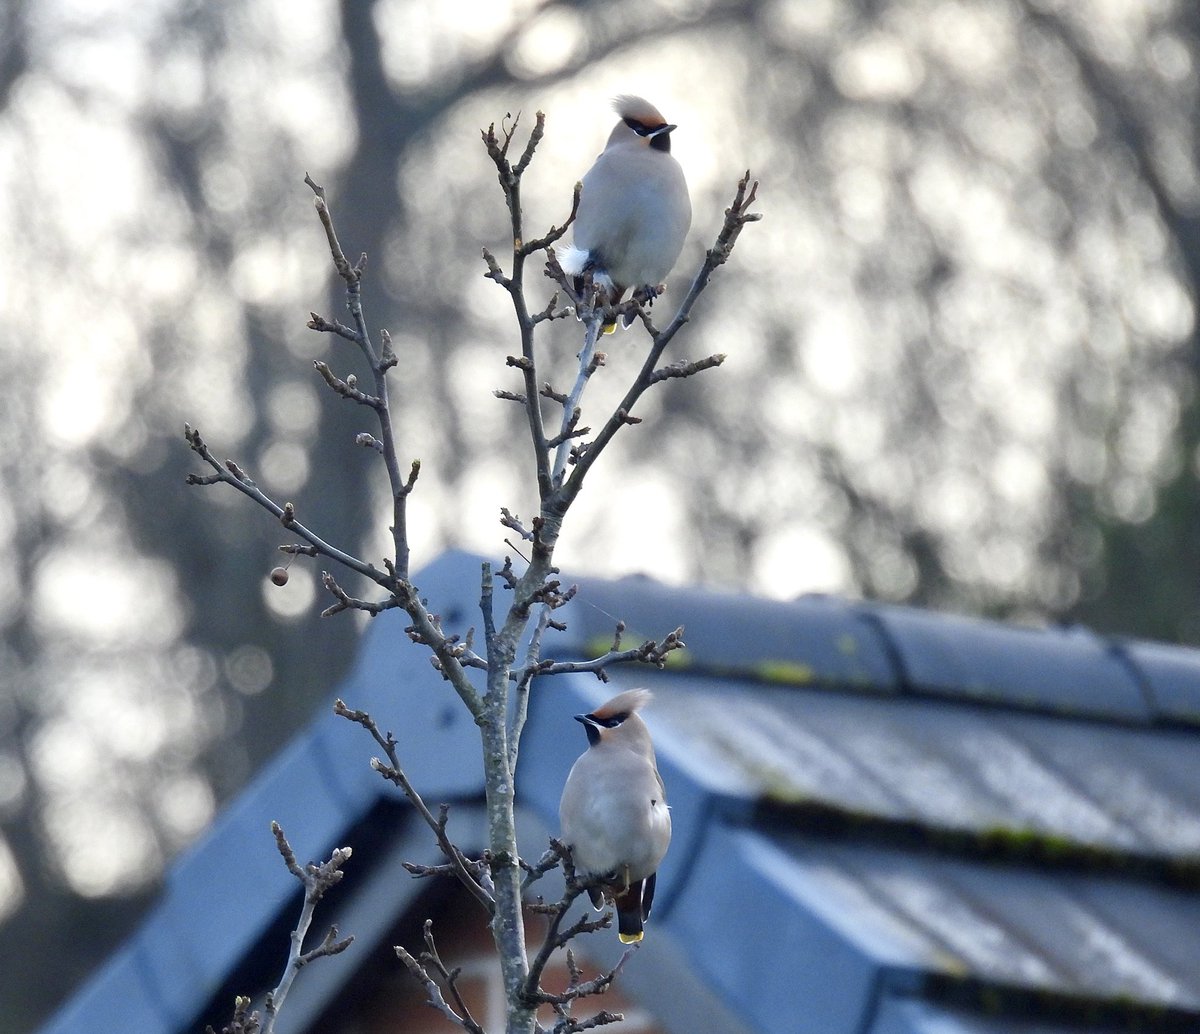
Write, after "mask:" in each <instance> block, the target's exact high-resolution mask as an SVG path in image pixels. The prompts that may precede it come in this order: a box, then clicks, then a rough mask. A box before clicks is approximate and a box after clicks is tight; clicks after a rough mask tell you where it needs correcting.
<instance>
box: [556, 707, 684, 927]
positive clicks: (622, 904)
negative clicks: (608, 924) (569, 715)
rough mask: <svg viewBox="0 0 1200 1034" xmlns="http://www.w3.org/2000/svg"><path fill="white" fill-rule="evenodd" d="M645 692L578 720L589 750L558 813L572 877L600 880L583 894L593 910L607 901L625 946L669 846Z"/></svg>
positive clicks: (644, 911) (643, 914)
mask: <svg viewBox="0 0 1200 1034" xmlns="http://www.w3.org/2000/svg"><path fill="white" fill-rule="evenodd" d="M649 699H650V693H649V692H648V691H647V690H644V689H631V690H629V691H627V692H625V693H622V694H620V695H619V696H615V697H613V698H612V699H611V700H610V701H609V702H608V703H606V704H603V705H602V706H600V707H598V708H596V710H594V711H593V712H592V713H591V714H577V715H576V716H575V720H576V721H577V722H582V723H583V727H584V729H585V730H586V731H587V737H588V749H587V750H586V751H585V752H584V753H583V754H582V755H581V756H580V757H579V760H577V761H576V762H575V765H574V767H573V768H572V769H571V774H570V775H569V776H567V784H566V786H565V787H563V795H562V801H561V803H560V804H559V806H558V816H559V822H560V823H561V825H562V839H563V842H564V843H566V844H567V846H568V847H570V848H571V858H572V861H573V862H574V865H575V870H576V872H577V873H578V874H579V875H581V876H604V877H606V880H605V882H604V886H603V887H593V888H592V889H590V890H589V891H588V893H589V894H590V896H591V899H592V904H593V905H594V906H595V907H596V908H597V909H599V908H601V907H603V905H604V899H605V897H606V896H608V897H610V898H612V900H613V903H614V904H615V905H616V909H617V931H618V933H619V935H620V938H621V940H622V941H623V942H624V943H625V944H630V943H632V942H634V941H640V940H641V939H642V924H643V923H644V922H645V920H646V919H647V918H649V916H650V906H651V904H652V903H653V901H654V883H655V875H656V872H657V869H658V865H659V863H660V862H661V861H662V860H663V855H665V854H666V853H667V845H668V844H670V842H671V813H670V812H669V811H668V810H667V798H666V793H665V791H664V790H663V781H662V778H661V777H660V776H659V774H658V766H657V764H656V763H655V758H654V745H653V744H652V743H651V742H650V730H649V729H647V728H646V723H645V722H643V721H642V719H641V718H640V717H639V716H638V714H637V711H638V709H639V708H640V707H642V706H643V705H644V704H645V703H646V702H647V701H649Z"/></svg>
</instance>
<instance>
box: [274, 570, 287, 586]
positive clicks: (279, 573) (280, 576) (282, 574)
mask: <svg viewBox="0 0 1200 1034" xmlns="http://www.w3.org/2000/svg"><path fill="white" fill-rule="evenodd" d="M271 581H273V582H274V583H275V584H276V585H287V581H288V573H287V568H286V567H276V568H274V569H273V570H272V571H271Z"/></svg>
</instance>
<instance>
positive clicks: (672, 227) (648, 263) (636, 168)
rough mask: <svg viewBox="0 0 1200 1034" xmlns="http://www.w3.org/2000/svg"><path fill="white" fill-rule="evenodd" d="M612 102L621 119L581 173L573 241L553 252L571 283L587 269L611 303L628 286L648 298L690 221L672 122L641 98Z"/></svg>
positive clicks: (675, 255) (675, 254)
mask: <svg viewBox="0 0 1200 1034" xmlns="http://www.w3.org/2000/svg"><path fill="white" fill-rule="evenodd" d="M614 107H615V108H616V110H617V114H618V115H620V116H621V121H620V122H618V123H617V124H616V126H615V128H614V129H613V131H612V133H611V134H610V136H609V138H608V143H607V144H606V145H605V148H604V151H603V153H602V154H601V155H600V157H599V158H597V159H596V163H595V164H594V165H593V166H592V167H591V169H589V170H588V172H587V175H585V176H584V177H583V191H582V193H581V194H580V196H579V211H578V212H577V213H576V215H575V226H574V235H575V236H574V244H573V245H570V246H567V247H565V248H563V249H561V250H560V252H559V256H558V260H559V264H560V265H561V266H562V268H563V271H564V272H566V273H568V274H570V275H571V276H574V277H576V278H577V279H576V284H577V289H582V280H581V278H582V276H583V274H584V273H586V272H587V271H589V270H590V271H591V272H592V273H593V282H594V283H595V284H596V285H597V286H599V287H600V288H601V289H602V295H603V297H602V301H605V302H608V303H609V304H612V305H615V304H617V303H618V302H619V301H620V300H621V296H622V295H624V293H625V292H626V291H627V290H629V289H630V288H632V289H633V292H634V297H635V298H637V299H638V300H639V301H643V302H645V301H652V300H653V299H654V297H655V296H656V295H657V294H658V293H659V289H660V285H661V284H662V283H663V281H664V280H666V278H667V274H668V273H670V272H671V269H672V268H673V267H674V265H675V262H676V260H677V259H678V258H679V253H680V251H682V250H683V241H684V238H685V237H686V236H687V232H688V228H689V227H690V226H691V225H692V203H691V200H690V199H689V198H688V189H687V182H686V181H685V180H684V178H683V170H682V169H681V168H680V167H679V162H677V161H676V160H675V159H674V158H673V157H672V156H671V132H672V131H673V130H674V129H675V126H673V125H670V124H668V122H667V121H666V119H664V118H663V117H662V115H661V114H659V111H658V109H657V108H656V107H654V105H653V104H651V103H650V102H649V101H646V100H643V99H642V98H641V97H630V96H624V97H618V98H617V99H616V101H615V102H614ZM626 325H628V320H627V322H626ZM612 329H613V325H612V324H610V325H607V326H606V327H605V331H606V332H610V331H611V330H612Z"/></svg>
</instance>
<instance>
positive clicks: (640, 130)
mask: <svg viewBox="0 0 1200 1034" xmlns="http://www.w3.org/2000/svg"><path fill="white" fill-rule="evenodd" d="M621 121H623V122H624V123H625V125H627V126H628V127H629V128H630V129H632V130H633V131H634V132H635V133H637V135H638V136H652V135H653V134H655V133H657V132H658V131H659V130H660V129H662V125H657V126H648V125H646V123H645V122H639V121H638V120H637V119H635V118H627V119H622V120H621Z"/></svg>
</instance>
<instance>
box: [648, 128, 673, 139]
mask: <svg viewBox="0 0 1200 1034" xmlns="http://www.w3.org/2000/svg"><path fill="white" fill-rule="evenodd" d="M678 128H679V127H678V126H659V127H658V128H657V129H656V130H654V132H653V133H649V134H647V139H649V140H653V139H654V138H655V137H656V136H662V135H663V134H664V133H670V132H671V131H672V130H675V129H678Z"/></svg>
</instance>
